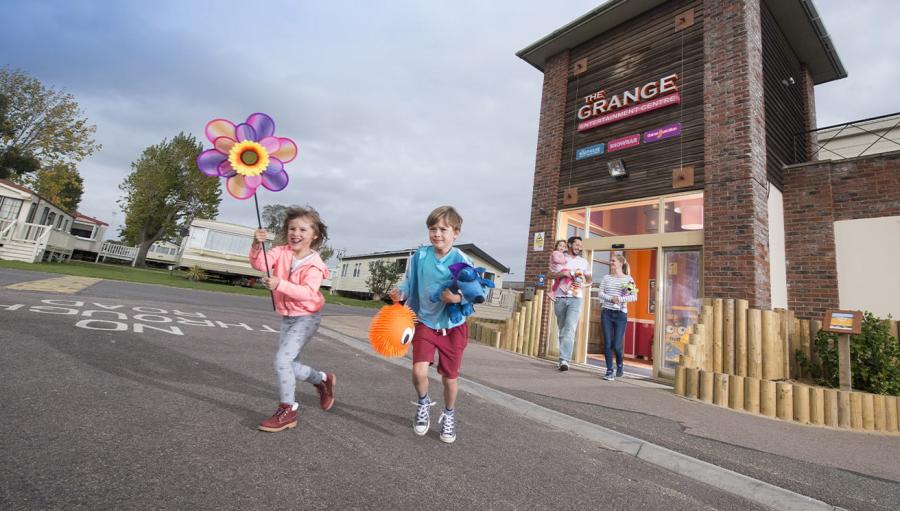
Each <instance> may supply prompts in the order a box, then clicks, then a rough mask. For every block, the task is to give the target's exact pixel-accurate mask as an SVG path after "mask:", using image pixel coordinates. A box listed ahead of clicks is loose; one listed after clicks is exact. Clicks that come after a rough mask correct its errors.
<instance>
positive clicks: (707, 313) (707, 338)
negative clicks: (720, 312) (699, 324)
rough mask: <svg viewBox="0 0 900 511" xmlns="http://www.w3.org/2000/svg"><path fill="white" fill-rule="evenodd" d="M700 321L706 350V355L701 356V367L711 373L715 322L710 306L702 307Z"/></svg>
mask: <svg viewBox="0 0 900 511" xmlns="http://www.w3.org/2000/svg"><path fill="white" fill-rule="evenodd" d="M702 319H703V327H704V330H703V332H704V333H703V347H704V348H705V349H706V354H705V355H704V356H703V360H704V364H703V367H704V369H705V370H707V371H712V370H713V369H714V368H715V357H714V356H713V351H714V349H715V347H714V344H715V320H714V319H713V307H712V305H704V306H703V318H702Z"/></svg>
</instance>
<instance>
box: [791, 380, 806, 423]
mask: <svg viewBox="0 0 900 511" xmlns="http://www.w3.org/2000/svg"><path fill="white" fill-rule="evenodd" d="M793 386H794V420H795V421H797V422H799V423H801V424H809V387H808V386H806V385H803V384H801V383H794V384H793Z"/></svg>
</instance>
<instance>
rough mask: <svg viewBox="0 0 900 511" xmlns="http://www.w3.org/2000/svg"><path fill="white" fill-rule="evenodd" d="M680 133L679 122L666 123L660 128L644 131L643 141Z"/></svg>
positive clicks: (657, 139)
mask: <svg viewBox="0 0 900 511" xmlns="http://www.w3.org/2000/svg"><path fill="white" fill-rule="evenodd" d="M678 135H681V123H680V122H676V123H674V124H666V125H665V126H662V127H660V128H656V129H652V130H650V131H645V132H644V143H645V144H647V143H649V142H657V141H659V140H665V139H667V138H672V137H677V136H678Z"/></svg>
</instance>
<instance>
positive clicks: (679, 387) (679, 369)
mask: <svg viewBox="0 0 900 511" xmlns="http://www.w3.org/2000/svg"><path fill="white" fill-rule="evenodd" d="M685 371H686V369H685V367H684V366H682V365H678V366H675V394H677V395H679V396H683V395H684V383H685V382H684V378H685Z"/></svg>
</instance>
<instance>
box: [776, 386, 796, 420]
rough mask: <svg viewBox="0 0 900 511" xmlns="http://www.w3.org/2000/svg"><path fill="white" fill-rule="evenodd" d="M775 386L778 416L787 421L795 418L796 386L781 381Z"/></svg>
mask: <svg viewBox="0 0 900 511" xmlns="http://www.w3.org/2000/svg"><path fill="white" fill-rule="evenodd" d="M775 388H776V398H775V401H776V411H777V415H778V418H779V419H781V420H785V421H790V420H794V386H793V385H792V384H790V383H786V382H781V381H780V382H778V383H777V384H776V385H775Z"/></svg>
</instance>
